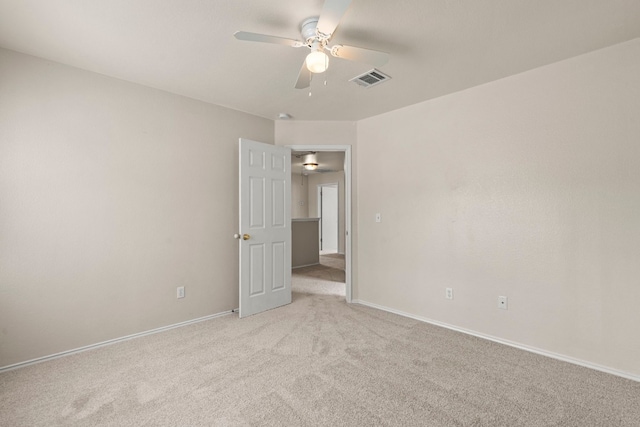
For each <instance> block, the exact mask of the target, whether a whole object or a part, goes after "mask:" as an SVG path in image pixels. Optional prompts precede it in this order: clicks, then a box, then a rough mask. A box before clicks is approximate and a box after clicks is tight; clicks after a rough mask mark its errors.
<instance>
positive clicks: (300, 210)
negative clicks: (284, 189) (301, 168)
mask: <svg viewBox="0 0 640 427" xmlns="http://www.w3.org/2000/svg"><path fill="white" fill-rule="evenodd" d="M300 202H302V203H303V204H302V205H301V204H300ZM291 218H309V177H308V176H304V175H302V174H300V173H292V174H291Z"/></svg>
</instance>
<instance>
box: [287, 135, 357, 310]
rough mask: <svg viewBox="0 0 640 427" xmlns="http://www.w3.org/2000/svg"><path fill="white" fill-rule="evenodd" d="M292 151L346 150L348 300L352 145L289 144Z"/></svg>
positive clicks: (348, 293) (349, 286)
mask: <svg viewBox="0 0 640 427" xmlns="http://www.w3.org/2000/svg"><path fill="white" fill-rule="evenodd" d="M287 147H289V148H291V150H292V151H343V152H344V222H345V224H344V234H345V236H344V261H345V271H344V273H345V293H346V300H347V302H349V303H350V302H351V298H352V277H351V276H352V273H351V271H352V265H351V264H352V254H351V235H352V234H353V233H352V232H351V172H352V171H351V146H350V145H287Z"/></svg>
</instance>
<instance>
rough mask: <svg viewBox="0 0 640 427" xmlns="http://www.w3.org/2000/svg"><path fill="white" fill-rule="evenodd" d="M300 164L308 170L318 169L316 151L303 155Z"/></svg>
mask: <svg viewBox="0 0 640 427" xmlns="http://www.w3.org/2000/svg"><path fill="white" fill-rule="evenodd" d="M302 166H304V168H305V169H306V170H308V171H314V170H316V169H318V160H317V159H316V153H309V154H306V155H305V156H304V160H303V162H302Z"/></svg>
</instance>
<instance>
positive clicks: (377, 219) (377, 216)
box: [376, 213, 382, 222]
mask: <svg viewBox="0 0 640 427" xmlns="http://www.w3.org/2000/svg"><path fill="white" fill-rule="evenodd" d="M381 221H382V216H381V215H380V214H379V213H377V214H376V222H381Z"/></svg>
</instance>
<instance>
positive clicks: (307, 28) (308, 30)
mask: <svg viewBox="0 0 640 427" xmlns="http://www.w3.org/2000/svg"><path fill="white" fill-rule="evenodd" d="M317 28H318V17H317V16H314V17H311V18H307V19H305V20H304V21H302V24H300V34H302V39H303V40H304V41H306V42H307V44H308V45H310V44H311V43H312V42H313V41H314V40H315V39H316V38H318V32H317Z"/></svg>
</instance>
